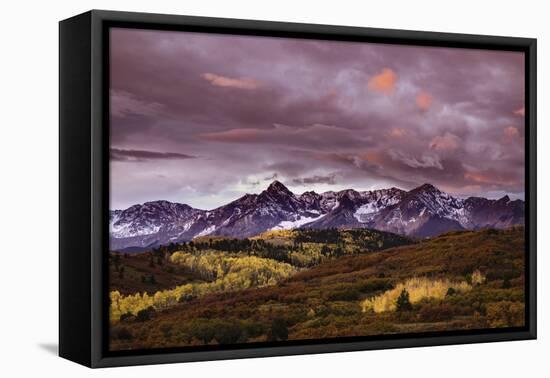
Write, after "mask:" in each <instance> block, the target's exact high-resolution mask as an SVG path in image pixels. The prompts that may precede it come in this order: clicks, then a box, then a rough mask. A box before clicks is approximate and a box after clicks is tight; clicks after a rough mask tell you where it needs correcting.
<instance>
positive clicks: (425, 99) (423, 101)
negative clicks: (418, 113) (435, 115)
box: [416, 91, 433, 111]
mask: <svg viewBox="0 0 550 378" xmlns="http://www.w3.org/2000/svg"><path fill="white" fill-rule="evenodd" d="M432 102H433V97H432V96H431V95H430V94H429V93H428V92H424V91H421V92H420V93H419V94H418V95H417V96H416V106H418V108H419V109H420V110H424V111H426V110H428V109H429V108H430V107H431V106H432Z"/></svg>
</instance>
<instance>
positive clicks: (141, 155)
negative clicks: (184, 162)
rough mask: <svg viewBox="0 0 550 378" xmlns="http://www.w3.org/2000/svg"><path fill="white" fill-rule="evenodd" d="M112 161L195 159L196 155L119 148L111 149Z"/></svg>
mask: <svg viewBox="0 0 550 378" xmlns="http://www.w3.org/2000/svg"><path fill="white" fill-rule="evenodd" d="M110 155H111V161H134V162H143V161H148V160H157V159H160V160H174V159H175V160H181V159H195V158H196V156H191V155H186V154H180V153H176V152H155V151H144V150H121V149H118V148H111V149H110Z"/></svg>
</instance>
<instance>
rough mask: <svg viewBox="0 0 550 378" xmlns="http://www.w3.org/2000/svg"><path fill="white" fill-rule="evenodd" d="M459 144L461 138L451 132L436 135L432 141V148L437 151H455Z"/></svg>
mask: <svg viewBox="0 0 550 378" xmlns="http://www.w3.org/2000/svg"><path fill="white" fill-rule="evenodd" d="M459 146H460V138H459V137H457V136H456V135H454V134H451V133H449V132H446V133H445V134H444V135H438V136H436V137H435V138H433V139H432V141H431V142H430V148H431V149H433V150H436V151H454V150H456V149H457V148H458V147H459Z"/></svg>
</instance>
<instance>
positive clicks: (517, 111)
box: [514, 108, 525, 117]
mask: <svg viewBox="0 0 550 378" xmlns="http://www.w3.org/2000/svg"><path fill="white" fill-rule="evenodd" d="M514 114H515V115H517V116H520V117H524V116H525V108H519V109H518V110H514Z"/></svg>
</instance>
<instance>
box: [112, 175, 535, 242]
mask: <svg viewBox="0 0 550 378" xmlns="http://www.w3.org/2000/svg"><path fill="white" fill-rule="evenodd" d="M524 214H525V203H524V202H523V201H521V200H514V201H512V200H510V198H509V197H508V196H504V197H502V198H500V199H498V200H491V199H486V198H482V197H469V198H466V199H463V198H457V197H453V196H451V195H449V194H447V193H445V192H442V191H440V190H439V189H437V188H436V187H435V186H433V185H431V184H424V185H421V186H419V187H417V188H415V189H412V190H410V191H405V190H401V189H397V188H390V189H380V190H372V191H361V192H360V191H356V190H353V189H346V190H342V191H338V192H333V191H329V192H324V193H320V194H319V193H316V192H313V191H308V192H305V193H302V194H300V195H297V194H294V193H292V192H291V191H290V190H289V189H288V188H287V187H286V186H284V185H283V184H282V183H280V182H279V181H274V182H272V183H271V184H270V185H269V187H268V188H267V189H266V190H264V191H262V192H261V193H259V194H246V195H244V196H242V197H241V198H239V199H237V200H235V201H233V202H230V203H228V204H226V205H223V206H220V207H218V208H216V209H213V210H201V209H195V208H192V207H191V206H188V205H186V204H180V203H173V202H169V201H152V202H146V203H144V204H138V205H133V206H131V207H129V208H127V209H125V210H111V211H110V225H109V227H110V248H111V250H121V251H122V250H125V251H138V250H144V249H147V248H150V247H153V246H158V245H164V244H169V243H171V242H182V241H189V240H192V239H193V238H196V237H200V236H207V235H213V236H228V237H235V238H244V237H251V236H255V235H258V234H260V233H262V232H265V231H268V230H277V229H294V228H313V229H326V228H371V229H376V230H380V231H387V232H393V233H397V234H401V235H407V236H413V237H431V236H436V235H439V234H441V233H444V232H448V231H453V230H464V229H468V230H473V229H479V228H486V227H491V228H506V227H509V226H512V225H520V224H524V221H525V215H524Z"/></svg>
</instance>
